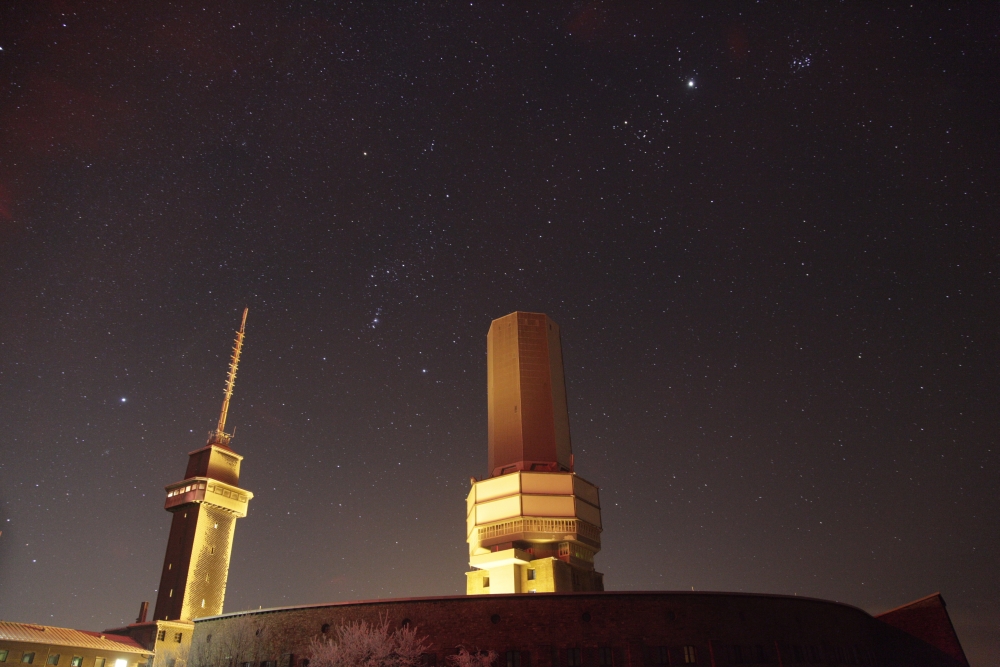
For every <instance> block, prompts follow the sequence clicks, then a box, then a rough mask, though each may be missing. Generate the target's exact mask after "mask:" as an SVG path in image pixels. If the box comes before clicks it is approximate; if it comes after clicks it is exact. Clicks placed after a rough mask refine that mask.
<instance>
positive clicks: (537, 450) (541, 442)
mask: <svg viewBox="0 0 1000 667" xmlns="http://www.w3.org/2000/svg"><path fill="white" fill-rule="evenodd" d="M486 341H487V385H488V400H489V470H490V476H489V477H488V478H486V479H482V480H473V482H472V490H471V491H470V492H469V496H468V498H467V500H466V537H467V541H468V543H469V564H470V565H471V566H472V567H473V568H475V569H474V570H472V571H471V572H468V573H467V574H466V592H467V593H468V594H469V595H482V594H490V593H529V592H537V593H542V592H547V593H552V592H573V591H602V590H604V582H603V575H602V574H601V573H599V572H596V571H595V570H594V555H595V554H596V553H597V552H598V551H600V549H601V503H600V494H599V492H598V489H597V487H596V486H594V485H593V484H591V483H590V482H588V481H586V480H584V479H583V478H581V477H578V476H577V475H576V473H574V472H573V448H572V443H571V442H570V435H569V411H568V409H567V406H566V382H565V379H564V375H563V362H562V344H561V343H560V339H559V326H558V325H557V324H556V323H555V322H553V321H552V320H551V319H549V317H548V316H546V315H544V314H542V313H524V312H520V311H518V312H514V313H511V314H510V315H507V316H505V317H501V318H500V319H497V320H494V321H493V324H492V325H491V326H490V331H489V334H488V335H487V338H486Z"/></svg>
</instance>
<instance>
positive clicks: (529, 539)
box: [466, 471, 601, 560]
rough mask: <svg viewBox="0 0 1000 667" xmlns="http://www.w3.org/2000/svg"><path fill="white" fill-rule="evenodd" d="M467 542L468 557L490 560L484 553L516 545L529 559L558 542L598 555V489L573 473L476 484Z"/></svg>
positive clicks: (470, 504)
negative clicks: (580, 547) (574, 545)
mask: <svg viewBox="0 0 1000 667" xmlns="http://www.w3.org/2000/svg"><path fill="white" fill-rule="evenodd" d="M466 538H467V540H468V542H469V554H470V555H471V556H473V557H476V556H482V557H483V558H486V559H487V560H489V559H488V557H486V556H485V554H488V553H490V552H496V551H497V550H500V549H507V548H510V547H511V546H512V545H517V548H518V549H520V550H523V551H525V552H526V553H527V554H529V559H530V558H531V557H532V554H534V553H536V552H539V555H540V553H541V552H545V553H547V552H548V551H552V550H556V549H558V548H559V547H558V543H577V544H579V545H582V546H583V552H586V553H589V554H593V553H596V552H597V551H599V550H600V548H601V506H600V496H599V493H598V489H597V487H596V486H595V485H593V484H591V483H590V482H588V481H586V480H585V479H583V478H581V477H579V476H577V475H576V474H575V473H570V472H525V471H520V472H513V473H509V474H507V475H501V476H499V477H491V478H489V479H484V480H482V481H477V482H474V483H473V486H472V490H471V491H470V492H469V497H468V499H467V515H466ZM546 545H547V546H546ZM564 550H565V547H564ZM553 555H555V554H553Z"/></svg>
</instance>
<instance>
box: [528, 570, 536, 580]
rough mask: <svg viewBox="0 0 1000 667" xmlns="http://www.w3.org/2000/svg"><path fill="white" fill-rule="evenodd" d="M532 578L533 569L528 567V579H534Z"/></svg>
mask: <svg viewBox="0 0 1000 667" xmlns="http://www.w3.org/2000/svg"><path fill="white" fill-rule="evenodd" d="M534 580H535V571H534V570H532V569H528V581H534Z"/></svg>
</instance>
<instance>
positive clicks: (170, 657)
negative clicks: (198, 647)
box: [153, 644, 190, 667]
mask: <svg viewBox="0 0 1000 667" xmlns="http://www.w3.org/2000/svg"><path fill="white" fill-rule="evenodd" d="M189 652H190V647H189V646H186V645H184V644H163V645H161V646H160V648H159V650H158V651H157V652H156V657H155V658H154V659H153V667H186V665H187V659H188V653H189Z"/></svg>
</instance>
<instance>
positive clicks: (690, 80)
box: [688, 79, 694, 88]
mask: <svg viewBox="0 0 1000 667" xmlns="http://www.w3.org/2000/svg"><path fill="white" fill-rule="evenodd" d="M688 88H694V79H688Z"/></svg>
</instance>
